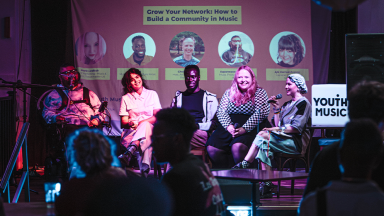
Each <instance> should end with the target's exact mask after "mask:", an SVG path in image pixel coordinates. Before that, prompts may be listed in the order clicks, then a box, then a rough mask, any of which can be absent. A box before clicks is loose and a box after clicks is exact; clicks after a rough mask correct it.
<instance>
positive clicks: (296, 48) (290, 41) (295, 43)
mask: <svg viewBox="0 0 384 216" xmlns="http://www.w3.org/2000/svg"><path fill="white" fill-rule="evenodd" d="M278 50H290V51H292V52H295V53H296V54H295V57H294V58H293V66H296V65H297V64H299V63H300V62H301V61H302V60H303V58H304V56H303V55H304V47H303V45H302V44H301V40H300V38H299V37H298V36H297V35H295V34H289V35H285V36H282V37H281V38H280V40H279V49H278ZM279 59H280V55H279V53H277V62H278V64H279V63H280V62H281V59H280V61H279Z"/></svg>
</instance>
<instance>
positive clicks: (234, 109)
mask: <svg viewBox="0 0 384 216" xmlns="http://www.w3.org/2000/svg"><path fill="white" fill-rule="evenodd" d="M267 99H268V96H267V93H266V91H265V90H264V89H262V88H261V87H260V86H259V85H258V84H257V80H256V77H255V74H254V73H253V71H252V69H251V68H250V67H248V66H241V67H239V68H238V69H237V71H236V74H235V77H234V79H233V81H232V86H231V88H230V89H228V90H227V91H226V92H225V93H224V95H223V97H222V99H221V101H220V105H219V109H218V111H217V117H218V119H219V122H220V124H219V125H218V127H217V129H216V130H215V132H213V134H212V136H211V137H210V138H209V139H208V141H207V151H208V154H209V157H210V158H211V161H212V165H213V167H214V168H228V167H231V166H233V165H234V164H236V163H239V162H241V161H242V160H243V159H244V157H245V155H246V154H247V152H248V149H249V147H251V145H252V140H253V139H254V138H255V136H256V134H257V132H258V128H260V129H262V128H264V127H265V126H266V125H267V124H268V119H267V117H268V114H269V104H268V103H267ZM259 124H260V125H259ZM231 153H232V156H233V160H232V157H231V159H229V157H228V156H229V155H230V154H231Z"/></svg>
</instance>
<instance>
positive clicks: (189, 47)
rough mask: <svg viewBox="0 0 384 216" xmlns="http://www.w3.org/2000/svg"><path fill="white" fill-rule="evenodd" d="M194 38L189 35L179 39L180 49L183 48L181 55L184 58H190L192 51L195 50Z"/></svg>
mask: <svg viewBox="0 0 384 216" xmlns="http://www.w3.org/2000/svg"><path fill="white" fill-rule="evenodd" d="M195 42H196V41H195V38H194V37H192V36H190V37H186V38H185V37H183V38H182V39H181V40H180V44H181V49H182V50H183V53H184V54H183V55H184V59H185V60H190V59H191V58H192V54H193V51H194V50H195Z"/></svg>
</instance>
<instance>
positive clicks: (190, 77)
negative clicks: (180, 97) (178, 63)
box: [184, 65, 200, 93]
mask: <svg viewBox="0 0 384 216" xmlns="http://www.w3.org/2000/svg"><path fill="white" fill-rule="evenodd" d="M184 79H185V86H187V91H188V92H190V93H193V92H197V91H199V90H200V88H199V82H200V69H199V67H198V66H197V65H188V66H187V67H185V68H184Z"/></svg>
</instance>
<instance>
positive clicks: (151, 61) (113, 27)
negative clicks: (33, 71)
mask: <svg viewBox="0 0 384 216" xmlns="http://www.w3.org/2000/svg"><path fill="white" fill-rule="evenodd" d="M310 3H311V2H310V1H308V0H297V1H281V0H269V1H265V0H244V1H238V2H234V1H213V0H195V1H193V2H180V1H175V0H168V1H154V0H142V1H133V0H112V1H102V0H92V1H91V0H89V1H87V0H72V24H73V36H74V42H75V43H74V50H75V54H76V67H77V68H78V70H79V72H80V73H81V75H82V82H83V83H84V85H85V86H86V87H88V88H89V89H91V90H93V91H94V92H95V93H96V94H97V95H98V96H99V98H100V99H101V100H105V101H108V109H109V111H110V112H111V114H112V126H113V130H112V133H111V134H110V135H116V136H119V135H120V133H121V131H122V130H121V128H120V117H119V115H118V113H119V108H120V101H121V97H122V95H123V90H122V88H123V86H122V85H121V78H122V76H123V74H124V73H125V72H126V71H127V70H128V69H129V68H131V67H135V68H138V69H140V70H141V71H142V72H143V75H144V79H146V82H147V84H148V86H149V87H150V88H151V89H152V90H155V91H156V92H157V93H158V95H159V97H160V103H161V105H162V107H163V108H166V107H169V105H170V104H171V101H172V98H173V97H174V95H175V92H176V91H177V90H181V91H184V90H185V89H186V87H185V83H184V74H183V68H184V65H185V63H186V60H185V59H190V60H188V61H190V62H193V64H196V65H197V66H199V68H201V79H200V80H201V81H200V88H201V89H204V90H208V91H210V92H212V93H215V94H217V97H218V98H221V97H222V95H223V93H224V92H225V90H226V89H228V88H229V87H230V85H231V83H232V80H233V77H234V75H235V72H236V70H237V68H238V67H239V66H241V65H248V66H250V67H251V68H252V69H253V71H254V73H255V75H256V77H257V81H258V83H259V85H260V86H261V87H262V88H264V89H265V90H266V91H267V94H268V96H271V95H276V94H280V93H281V94H283V96H284V95H285V89H284V86H285V81H286V78H287V76H288V75H289V74H290V73H299V74H301V75H303V76H304V77H305V79H306V81H307V86H311V85H312V84H313V77H312V73H313V69H312V41H311V14H310V11H311V6H310ZM188 44H189V45H190V46H191V47H193V48H192V50H188V49H186V48H185V47H186V46H187V45H188ZM292 50H296V51H292ZM136 56H141V57H142V60H141V61H140V62H136V61H137V58H136ZM305 96H306V97H307V98H308V99H309V98H311V92H309V93H308V94H307V95H305ZM287 100H290V98H287V97H283V99H282V102H283V101H287ZM270 117H271V116H270Z"/></svg>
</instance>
